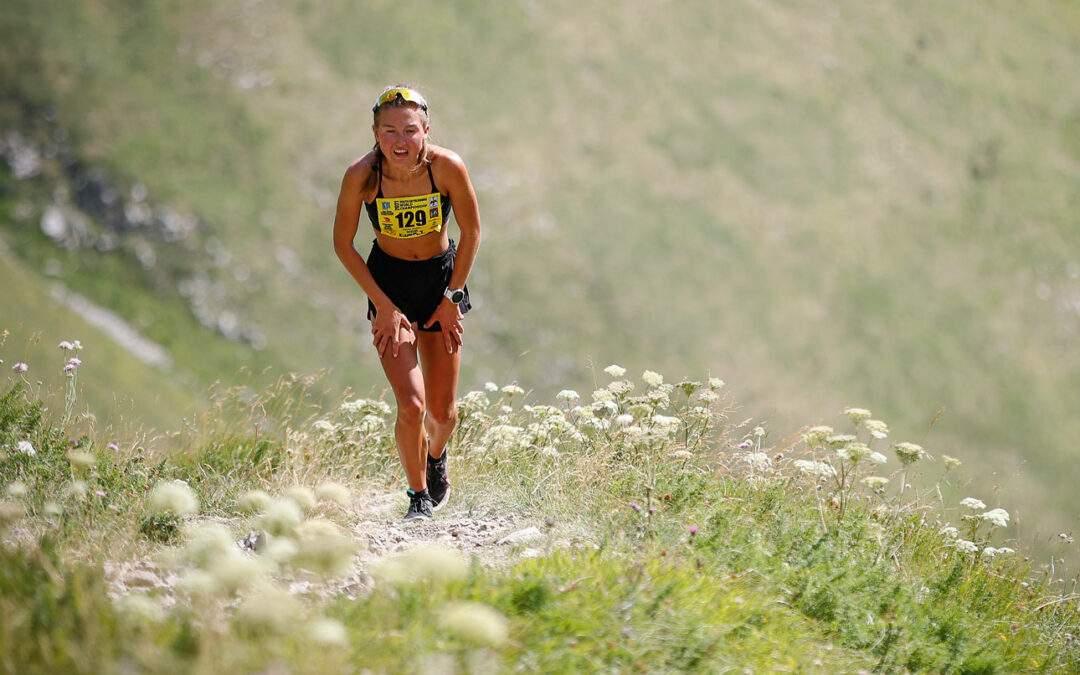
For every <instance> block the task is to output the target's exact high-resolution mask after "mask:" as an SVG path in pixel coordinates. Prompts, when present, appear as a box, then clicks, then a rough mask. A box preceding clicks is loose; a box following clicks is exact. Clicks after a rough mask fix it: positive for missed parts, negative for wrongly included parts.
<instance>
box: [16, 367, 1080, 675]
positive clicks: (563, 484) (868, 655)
mask: <svg viewBox="0 0 1080 675" xmlns="http://www.w3.org/2000/svg"><path fill="white" fill-rule="evenodd" d="M601 377H603V379H604V382H605V384H603V385H602V386H601V387H600V389H601V390H603V391H604V392H606V393H602V394H595V395H593V396H586V398H597V397H604V398H608V399H610V401H611V405H609V406H607V407H606V408H605V407H604V405H606V404H604V405H601V404H597V403H591V402H589V403H583V402H581V401H580V400H579V401H578V402H572V401H568V400H566V401H557V402H556V405H551V406H548V405H540V404H537V403H536V402H534V401H533V400H532V399H531V398H530V397H525V400H522V398H523V396H522V394H520V393H510V392H498V391H496V392H486V393H481V392H472V393H469V394H468V395H466V396H465V397H463V400H462V401H461V402H460V404H459V414H460V425H459V428H458V431H457V432H456V433H455V440H454V448H453V450H452V452H453V453H454V457H455V461H454V464H453V480H454V484H455V501H454V503H453V504H452V505H451V506H450V510H449V511H447V512H442V513H441V514H440V518H442V517H444V516H446V514H447V513H449V514H450V515H449V516H448V517H450V518H465V517H468V516H469V514H473V513H488V512H491V510H492V509H493V508H494V507H495V506H496V505H497V506H498V511H499V512H500V513H502V514H504V515H506V514H515V515H516V517H517V518H518V519H519V520H518V523H520V524H526V523H529V522H534V523H537V524H538V525H539V526H540V527H541V528H542V532H543V533H544V536H543V539H542V540H541V541H540V542H539V543H534V544H532V546H535V547H538V549H537V551H535V552H534V553H535V554H536V557H525V556H518V555H516V553H515V552H520V550H521V548H520V547H517V548H516V549H515V548H512V549H511V553H510V554H509V557H508V558H507V560H506V562H503V563H500V564H492V565H489V564H486V563H485V562H484V559H483V558H479V557H477V558H473V559H472V560H471V561H466V560H465V559H464V558H463V557H461V556H460V554H457V553H451V552H448V551H445V550H443V551H442V552H440V551H439V550H435V549H433V548H430V545H427V546H428V547H426V548H425V547H424V546H421V547H420V548H418V549H413V551H412V553H409V554H407V555H405V556H403V557H389V558H384V559H382V560H381V561H378V562H376V563H375V564H369V565H368V566H367V567H366V568H365V569H364V572H366V573H367V574H370V575H372V577H373V580H374V581H373V584H372V586H371V588H370V590H367V591H366V592H364V593H361V594H360V595H359V596H358V597H355V598H352V599H346V598H345V597H342V596H337V597H325V598H324V597H321V596H318V595H316V594H308V595H298V596H290V595H289V594H288V593H286V592H285V591H284V588H285V585H286V584H287V583H288V580H289V579H291V578H297V577H299V578H303V579H313V577H312V576H311V575H310V574H304V573H302V572H300V571H299V569H297V568H298V567H299V566H301V565H303V566H305V567H306V568H307V569H309V570H319V569H325V570H329V569H331V568H332V569H336V570H337V571H336V572H335V571H324V572H323V574H324V575H327V574H328V575H329V578H333V577H335V576H338V575H341V574H342V573H343V570H346V569H347V565H346V567H341V562H342V560H343V559H342V558H341V556H342V555H344V556H345V558H344V560H345V561H346V562H347V560H348V558H351V555H352V552H353V550H354V548H355V542H351V537H350V536H349V535H343V534H341V532H345V531H348V530H349V528H350V525H351V524H352V523H353V522H355V519H357V518H358V517H361V516H360V513H362V508H363V506H362V505H359V508H360V509H361V511H357V510H356V509H357V508H358V505H357V504H355V503H354V502H352V501H351V500H346V501H345V502H344V503H340V504H332V503H330V502H328V501H320V502H319V503H318V504H312V505H309V506H307V507H306V509H307V510H308V515H307V516H306V518H305V516H302V515H301V511H299V510H295V509H296V508H297V507H296V506H291V507H289V508H291V509H294V510H295V514H296V515H295V518H296V520H289V519H288V518H284V519H283V518H282V516H281V514H282V511H281V508H283V506H282V505H283V504H285V502H288V503H290V504H291V503H292V501H290V500H291V499H296V500H299V501H297V502H296V503H297V504H300V503H301V502H302V501H303V500H301V499H300V497H299V496H297V497H293V498H286V499H284V500H283V501H279V502H277V506H263V507H259V506H256V511H259V510H261V511H262V512H263V515H262V516H251V515H245V513H244V512H243V510H242V509H241V508H240V505H241V504H243V503H245V502H247V501H249V500H250V499H251V496H245V494H244V493H246V492H248V491H249V490H252V489H261V490H265V491H266V492H267V493H270V494H282V493H284V494H288V491H287V489H288V488H290V487H292V486H296V485H306V486H311V487H315V486H318V485H324V484H325V483H326V481H336V482H339V483H341V484H344V485H357V484H359V485H366V486H372V485H378V484H384V485H387V487H390V486H391V484H393V483H397V482H398V481H397V480H395V479H394V478H393V476H396V475H397V474H398V473H399V471H400V470H399V468H398V466H397V464H396V459H395V457H394V452H393V446H392V443H393V441H392V428H391V425H390V424H388V422H389V421H390V420H388V419H387V416H388V410H389V409H388V407H387V406H385V404H383V403H381V402H379V401H377V400H371V399H356V398H354V397H353V396H352V395H351V394H350V393H348V392H346V393H345V395H344V396H343V397H342V398H341V399H340V400H341V403H340V404H338V405H335V406H329V407H326V406H324V405H322V404H320V403H318V401H320V400H325V396H324V394H323V393H322V392H320V387H321V386H322V385H321V383H320V382H319V380H318V379H317V378H295V379H291V380H283V381H281V382H280V383H279V384H278V385H277V386H276V387H273V388H270V389H266V390H261V391H256V390H252V389H245V388H235V389H229V390H226V391H222V392H221V393H220V394H219V395H218V396H217V397H216V398H215V402H214V404H213V405H212V406H211V408H210V410H211V411H212V412H210V413H209V414H207V415H206V416H205V417H204V418H201V419H199V420H193V421H191V422H190V423H189V424H188V425H187V426H186V427H185V429H184V430H183V431H182V432H181V433H180V434H178V435H174V436H171V437H169V438H165V437H159V438H157V439H155V440H154V441H153V442H151V443H149V444H148V446H147V447H145V448H142V447H141V448H138V449H137V450H123V449H122V450H119V451H118V450H115V449H111V448H103V447H101V446H100V444H99V440H98V439H96V438H95V437H94V435H93V434H89V435H86V436H84V437H82V438H80V439H78V445H77V447H76V446H74V445H73V443H72V442H71V441H69V440H68V435H69V431H68V429H67V428H65V427H64V426H63V424H62V423H60V422H58V421H57V420H56V419H54V418H52V417H50V416H49V415H48V414H47V413H46V411H45V410H44V407H43V405H42V403H41V401H40V400H38V398H37V396H36V395H35V394H34V393H33V392H32V391H31V390H29V389H27V388H25V387H15V388H12V389H9V390H7V391H6V392H5V393H4V395H3V397H0V448H2V449H3V458H2V459H0V486H2V488H3V489H4V490H5V493H6V495H7V496H6V499H5V500H4V501H3V502H2V503H0V507H2V509H0V516H2V517H3V520H2V521H0V527H2V528H3V529H4V532H5V534H3V535H2V537H3V539H2V540H0V557H2V559H3V565H0V570H2V572H0V608H2V609H3V611H2V612H0V647H2V649H0V654H3V657H2V659H3V660H2V661H0V663H2V664H3V669H4V671H5V672H55V670H57V669H63V670H68V671H71V672H102V671H111V670H114V669H117V668H122V667H131V666H135V667H138V668H139V669H140V670H145V671H147V672H220V671H221V670H222V669H229V670H233V669H242V670H263V669H266V668H268V667H271V666H273V667H282V666H284V667H287V668H288V669H289V670H290V671H295V672H326V671H328V670H334V671H340V670H342V669H346V668H350V667H357V666H362V667H364V668H368V669H373V670H377V671H379V672H414V671H415V670H416V669H432V668H443V669H446V668H460V669H466V670H468V669H472V668H479V667H485V668H491V669H494V670H496V671H512V670H522V669H526V670H537V671H542V672H583V671H597V670H614V671H619V672H625V671H637V670H650V671H660V672H709V673H712V672H741V671H743V670H745V669H751V670H753V671H755V672H777V671H796V672H821V673H831V672H855V671H858V670H866V671H868V672H909V673H966V674H975V673H1027V672H1030V673H1055V672H1062V673H1064V672H1073V671H1074V670H1075V669H1076V668H1077V666H1078V664H1080V651H1078V650H1077V647H1076V643H1075V640H1074V639H1073V638H1072V637H1071V636H1072V635H1075V632H1076V630H1077V626H1078V616H1077V606H1076V598H1075V595H1072V594H1070V593H1068V592H1067V588H1066V587H1065V586H1063V585H1061V584H1059V583H1058V582H1057V581H1054V580H1052V578H1048V576H1047V575H1045V574H1044V573H1043V572H1042V571H1041V570H1039V569H1037V568H1036V567H1033V566H1032V565H1031V564H1030V563H1027V562H1025V558H1024V557H1023V556H1024V553H1025V552H1024V551H1018V552H1014V553H1009V552H1005V551H1003V550H1002V549H1001V547H1003V546H1004V545H1006V544H1013V543H1012V542H1010V541H1008V540H1003V539H1002V535H1001V533H1000V531H999V530H997V528H995V527H993V526H991V525H990V524H989V523H988V522H987V521H985V520H984V519H979V518H978V514H979V511H980V510H979V509H975V510H967V511H966V512H967V513H969V514H971V515H972V516H973V518H966V517H961V516H960V514H959V513H958V511H960V510H963V509H962V508H961V507H960V506H959V505H957V504H953V503H952V502H951V501H950V500H949V499H948V498H946V500H945V501H941V500H940V499H938V498H937V497H936V496H934V494H935V493H933V492H931V493H926V496H922V497H920V496H918V495H916V493H915V491H913V490H905V489H903V488H901V487H900V486H901V484H903V483H904V482H905V481H907V480H908V479H910V478H911V477H912V476H913V475H914V474H915V473H925V478H926V479H929V480H932V481H936V482H939V483H940V482H943V481H945V480H946V478H947V477H948V475H949V474H948V471H946V473H945V475H944V476H942V475H941V469H940V468H938V467H936V466H935V465H933V464H930V463H929V460H927V459H923V460H917V461H915V462H913V463H910V464H902V463H899V462H898V455H896V454H894V453H893V451H892V450H891V449H890V442H889V441H882V440H879V439H875V438H872V437H871V436H870V433H869V432H870V429H869V425H863V424H862V423H859V424H858V425H855V426H852V425H851V424H850V423H849V422H847V421H844V422H843V424H840V423H837V426H836V430H837V432H844V433H852V434H855V435H856V436H857V437H858V439H860V440H861V441H862V442H864V443H867V444H869V446H870V447H871V448H876V449H878V450H879V451H880V452H882V453H885V456H884V457H883V458H882V461H884V464H873V463H871V464H867V462H869V461H870V460H868V459H863V460H861V462H858V463H857V462H854V461H853V460H851V459H844V456H843V453H841V452H839V450H843V451H844V452H846V453H848V454H849V455H850V453H853V452H855V450H856V446H853V445H850V440H849V439H840V438H833V437H832V436H830V433H831V432H829V431H824V430H823V431H820V432H819V431H817V430H810V431H809V432H808V434H807V436H805V437H804V438H803V439H800V438H798V437H795V438H792V439H790V441H789V442H787V443H784V444H780V445H776V446H771V447H770V446H767V445H764V444H763V439H764V433H765V432H764V429H761V430H758V429H750V428H748V427H745V426H741V425H739V424H732V422H731V419H733V418H732V415H734V414H735V413H736V411H735V410H734V408H733V406H732V405H731V403H730V400H728V399H727V398H725V397H723V396H720V395H719V394H718V392H717V390H715V389H714V387H715V383H712V385H711V386H710V383H701V382H698V383H694V382H689V381H687V382H683V383H680V384H679V386H678V387H676V386H673V385H671V384H667V385H655V384H647V385H645V386H638V387H635V390H634V391H630V392H626V391H625V388H626V380H620V379H617V378H607V377H606V376H601ZM608 382H610V383H611V384H607V383H608ZM684 389H685V391H684ZM687 392H689V393H687ZM579 403H581V405H578V404H579ZM619 415H626V416H627V417H626V418H621V417H618V416H619ZM657 415H660V417H657ZM588 420H594V421H592V422H590V421H588ZM815 434H816V436H815ZM20 440H30V441H31V442H32V443H33V444H34V446H35V449H36V454H34V455H27V454H24V453H21V452H19V451H18V450H17V443H18V441H20ZM121 446H122V448H127V447H129V446H130V443H128V442H126V439H125V442H122V443H121ZM72 452H85V453H88V454H89V459H90V460H92V463H89V462H88V461H87V458H86V457H82V456H79V455H77V454H76V455H73V454H71V453H72ZM810 460H815V461H819V462H824V463H826V464H827V465H829V466H831V467H833V468H834V469H836V470H838V471H839V472H840V473H838V474H835V475H826V476H825V477H824V478H822V479H817V478H815V477H813V476H811V475H807V474H805V473H803V472H802V468H801V467H802V466H805V465H801V464H800V462H805V461H810ZM870 469H873V471H870ZM948 470H949V471H956V470H958V469H948ZM869 473H878V474H879V475H882V476H884V477H886V478H888V479H889V482H888V484H887V485H886V486H885V487H884V488H881V489H880V490H878V491H872V490H870V489H869V488H867V487H866V486H864V485H863V484H862V483H861V482H859V479H860V478H861V477H862V476H863V475H867V474H869ZM176 479H181V480H184V481H185V482H186V483H187V485H188V486H190V490H191V494H192V496H193V497H195V498H196V499H197V500H198V503H199V504H200V505H201V506H200V507H198V508H199V510H200V511H201V514H202V515H201V516H200V515H199V514H198V513H196V514H187V515H185V513H186V509H185V513H180V514H178V513H177V512H176V511H169V510H168V508H179V507H167V506H165V507H163V506H160V505H159V506H155V504H156V503H157V502H155V501H154V499H155V497H153V495H154V494H156V492H157V489H158V488H157V486H159V485H160V484H161V483H162V482H168V481H173V480H176ZM80 481H82V483H83V486H82V487H81V488H79V489H76V485H77V484H78V483H79V482H80ZM13 486H17V487H18V489H16V487H13ZM152 487H153V490H152V489H151V488H152ZM185 489H187V488H185ZM99 492H100V494H99ZM319 494H320V495H325V494H328V493H324V492H322V491H321V490H320V491H319ZM57 495H63V497H62V499H59V503H57ZM49 503H51V504H52V508H51V509H49V508H46V504H49ZM168 503H169V504H177V503H178V502H176V501H175V500H172V501H169V502H168ZM107 505H108V506H107ZM274 509H276V513H277V514H278V515H277V516H275V518H276V520H272V521H271V520H268V518H270V515H269V514H270V513H271V511H273V510H274ZM367 517H368V518H370V516H367ZM258 518H261V520H260V519H258ZM135 521H141V523H142V525H140V526H137V525H136V522H135ZM271 522H273V523H276V524H275V525H270V523H271ZM949 522H952V523H953V524H955V525H956V526H957V527H958V531H957V532H956V533H955V534H952V535H950V534H948V533H947V532H946V531H945V530H944V529H943V528H944V527H945V525H946V523H949ZM178 526H179V527H178ZM251 528H255V529H260V528H266V529H270V528H273V531H274V532H275V533H276V539H275V541H278V542H279V544H280V543H281V542H282V541H295V545H296V546H298V547H299V548H298V549H295V552H294V553H291V554H281V553H273V552H272V551H271V550H270V549H266V550H264V552H262V553H260V554H258V555H248V554H244V555H241V554H239V553H238V552H237V550H236V548H235V545H234V544H233V541H234V540H235V539H236V538H238V537H240V536H243V534H244V533H245V532H247V531H248V530H249V529H251ZM333 532H337V534H333ZM222 537H224V539H222ZM960 539H964V540H966V541H968V542H969V545H970V546H971V547H973V550H974V552H966V551H965V550H964V549H963V548H962V547H961V546H960V544H959V543H956V542H958V541H959V540H960ZM1013 545H1014V546H1015V544H1013ZM988 547H993V548H994V549H995V550H998V551H999V552H998V553H997V555H995V556H990V555H989V554H988V553H985V551H987V549H988ZM278 550H279V551H280V550H282V549H278ZM133 555H134V556H135V557H150V558H152V559H157V560H160V561H166V560H171V561H172V562H171V563H169V565H170V569H171V570H172V571H173V572H175V573H176V574H177V575H178V576H179V578H180V579H181V581H178V582H176V586H175V587H174V588H173V590H172V591H171V592H170V593H171V594H172V595H173V597H174V598H175V600H176V602H175V604H172V603H167V604H166V603H164V602H163V601H164V599H165V597H166V592H165V591H163V590H162V589H157V590H152V591H150V592H143V591H129V594H127V595H124V596H123V597H120V598H115V599H110V597H109V595H108V594H107V589H106V583H105V577H104V572H103V569H102V566H103V563H104V562H106V561H118V560H127V559H130V557H131V556H133ZM282 556H284V557H282ZM272 561H274V562H272ZM290 561H292V562H290ZM323 565H328V566H330V567H328V568H324V567H323ZM241 573H242V576H238V574H241ZM317 578H318V577H315V578H314V579H313V580H317ZM275 664H276V665H275Z"/></svg>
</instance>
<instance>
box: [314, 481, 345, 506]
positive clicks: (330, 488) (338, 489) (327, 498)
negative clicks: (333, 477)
mask: <svg viewBox="0 0 1080 675" xmlns="http://www.w3.org/2000/svg"><path fill="white" fill-rule="evenodd" d="M315 496H316V497H318V498H319V501H321V502H333V503H334V504H337V505H338V506H348V505H349V501H351V499H352V497H351V495H350V494H349V488H347V487H345V486H344V485H342V484H341V483H334V482H329V483H323V484H322V485H320V486H319V487H317V488H316V489H315Z"/></svg>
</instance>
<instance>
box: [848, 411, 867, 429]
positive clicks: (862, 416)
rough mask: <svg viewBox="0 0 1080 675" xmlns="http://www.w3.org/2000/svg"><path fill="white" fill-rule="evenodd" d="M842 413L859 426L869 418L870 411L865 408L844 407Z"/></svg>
mask: <svg viewBox="0 0 1080 675" xmlns="http://www.w3.org/2000/svg"><path fill="white" fill-rule="evenodd" d="M844 414H845V415H847V418H848V419H849V420H851V423H852V424H854V425H855V426H859V425H860V424H862V423H863V421H865V420H868V419H870V416H871V415H872V413H871V412H870V411H869V410H867V409H866V408H846V409H845V410H844Z"/></svg>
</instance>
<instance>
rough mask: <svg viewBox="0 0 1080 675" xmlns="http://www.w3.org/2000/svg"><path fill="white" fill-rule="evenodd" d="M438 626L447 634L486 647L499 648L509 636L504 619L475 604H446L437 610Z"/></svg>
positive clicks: (492, 610) (488, 608)
mask: <svg viewBox="0 0 1080 675" xmlns="http://www.w3.org/2000/svg"><path fill="white" fill-rule="evenodd" d="M438 624H439V627H440V628H442V629H443V630H444V631H446V632H447V633H450V634H452V635H455V636H457V637H459V638H461V639H463V640H466V641H468V642H473V643H475V644H478V645H484V646H487V647H499V646H501V645H502V644H503V643H505V642H506V639H507V637H508V636H509V634H510V628H509V625H508V623H507V621H506V617H504V616H503V615H502V614H500V613H499V612H497V611H496V610H494V609H492V608H491V607H488V606H487V605H482V604H480V603H477V602H452V603H447V604H446V605H444V606H443V607H442V609H440V610H439V613H438Z"/></svg>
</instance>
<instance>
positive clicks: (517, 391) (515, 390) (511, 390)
mask: <svg viewBox="0 0 1080 675" xmlns="http://www.w3.org/2000/svg"><path fill="white" fill-rule="evenodd" d="M502 393H504V394H506V395H508V396H511V397H512V396H519V395H521V394H524V393H525V390H524V389H522V388H521V387H519V386H517V385H516V384H508V385H506V386H505V387H503V388H502Z"/></svg>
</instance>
